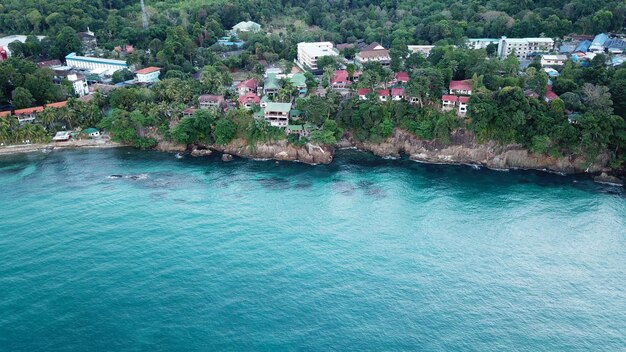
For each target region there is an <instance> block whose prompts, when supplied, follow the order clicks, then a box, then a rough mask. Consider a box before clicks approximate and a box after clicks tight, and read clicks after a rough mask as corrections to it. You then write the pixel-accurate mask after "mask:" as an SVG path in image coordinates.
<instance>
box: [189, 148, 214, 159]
mask: <svg viewBox="0 0 626 352" xmlns="http://www.w3.org/2000/svg"><path fill="white" fill-rule="evenodd" d="M211 154H213V151H212V150H211V149H209V148H200V147H198V146H194V147H193V148H192V149H191V156H196V157H199V156H209V155H211Z"/></svg>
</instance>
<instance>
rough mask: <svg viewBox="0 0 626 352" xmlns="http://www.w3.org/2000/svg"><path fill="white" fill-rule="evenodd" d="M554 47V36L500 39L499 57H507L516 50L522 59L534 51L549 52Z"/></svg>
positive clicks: (516, 54) (517, 55)
mask: <svg viewBox="0 0 626 352" xmlns="http://www.w3.org/2000/svg"><path fill="white" fill-rule="evenodd" d="M553 49H554V40H552V38H507V37H502V38H500V40H499V41H498V57H500V58H501V59H504V58H506V57H507V56H509V55H511V54H512V53H513V52H515V56H516V57H517V58H518V59H520V60H522V59H526V58H528V57H529V55H531V54H534V53H548V52H550V51H552V50H553Z"/></svg>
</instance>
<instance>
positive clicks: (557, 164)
mask: <svg viewBox="0 0 626 352" xmlns="http://www.w3.org/2000/svg"><path fill="white" fill-rule="evenodd" d="M207 147H209V148H210V149H213V150H216V151H219V152H222V153H227V154H232V155H236V156H239V157H242V158H253V159H273V160H285V161H301V162H304V163H308V164H329V163H331V162H332V160H333V156H334V153H335V148H334V147H328V146H317V145H314V144H311V143H307V144H306V145H304V146H302V147H296V146H294V145H291V144H288V143H287V141H286V140H282V141H277V142H272V143H258V144H257V145H256V146H251V145H249V144H248V142H247V141H246V140H245V139H235V140H233V141H232V142H230V143H228V144H226V145H213V146H207ZM337 147H342V148H346V147H356V148H358V149H361V150H364V151H369V152H372V153H373V154H375V155H378V156H381V157H399V156H400V155H401V154H406V155H408V156H409V157H410V158H411V159H412V160H416V161H423V162H427V163H438V164H477V165H482V166H485V167H489V168H492V169H509V168H512V169H514V168H518V169H537V170H549V171H554V172H562V173H580V172H589V173H600V172H605V171H607V170H608V169H607V166H606V165H607V163H608V157H607V156H606V155H601V156H600V157H598V159H597V160H595V161H594V162H593V163H588V162H587V160H585V159H584V158H582V157H575V156H569V157H562V158H554V157H550V156H547V155H539V154H532V153H530V152H529V151H528V150H526V149H524V148H523V147H522V146H521V145H519V144H509V145H500V144H498V143H496V142H488V143H484V144H478V143H477V142H476V138H475V136H474V134H473V133H471V132H470V131H468V130H464V129H459V130H456V131H454V132H453V133H452V135H451V142H450V143H449V144H443V143H441V142H438V141H434V140H423V139H420V138H418V137H417V136H415V135H413V134H411V133H409V132H407V131H405V130H401V129H396V130H395V131H394V133H393V135H392V136H391V137H389V138H387V140H385V141H384V142H382V143H371V142H357V141H354V140H352V139H351V138H350V137H349V136H348V137H347V138H344V139H343V140H342V141H341V142H340V143H338V145H337ZM157 149H158V150H162V151H170V152H181V151H185V150H186V149H187V148H186V146H184V145H180V144H175V143H168V142H164V141H160V142H159V145H158V146H157Z"/></svg>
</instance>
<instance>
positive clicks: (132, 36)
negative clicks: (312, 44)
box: [0, 0, 626, 46]
mask: <svg viewBox="0 0 626 352" xmlns="http://www.w3.org/2000/svg"><path fill="white" fill-rule="evenodd" d="M146 6H147V9H148V14H149V22H150V27H149V30H148V31H147V33H144V32H142V31H138V29H140V28H141V11H140V4H139V0H132V1H130V0H94V1H80V0H29V1H21V0H5V1H3V2H2V4H0V33H7V34H10V33H20V34H27V33H36V34H56V33H58V32H59V31H60V30H61V29H62V28H63V27H64V26H69V27H72V28H73V29H74V30H76V31H84V30H86V28H87V26H89V27H90V28H91V30H93V31H94V32H96V33H97V36H98V39H99V40H100V41H101V42H102V43H109V44H111V45H113V44H115V43H119V42H129V43H131V44H135V45H140V46H147V45H148V44H149V42H150V41H151V40H153V39H158V40H160V41H163V40H165V38H166V32H167V28H168V27H170V26H172V25H182V26H183V27H185V28H186V29H187V30H189V31H190V33H192V35H193V37H194V40H195V41H196V42H197V43H202V42H205V41H208V42H209V43H211V42H214V40H215V38H216V37H218V36H221V35H222V30H223V29H224V28H226V29H229V28H231V27H232V26H233V25H234V24H236V23H237V22H239V21H242V20H249V19H251V20H254V21H257V22H259V23H263V24H264V25H266V28H268V27H269V28H271V27H272V25H274V26H275V28H277V29H278V28H280V27H283V25H285V27H291V26H292V27H298V26H300V27H301V28H304V29H306V30H307V34H310V35H311V36H315V37H319V36H323V37H324V38H325V39H327V40H331V41H334V42H344V41H347V42H350V41H354V40H356V39H364V40H366V41H374V40H377V41H382V43H383V44H385V45H390V44H391V43H392V42H393V41H394V40H396V41H404V42H407V43H414V44H420V43H435V42H437V41H440V40H449V41H452V42H453V43H458V42H459V41H460V40H461V39H462V38H463V37H499V36H502V35H506V36H511V37H524V36H539V35H540V34H545V35H546V36H552V37H557V36H563V35H566V34H568V33H570V32H577V33H598V32H603V31H620V30H621V29H622V28H623V26H624V20H625V18H626V4H625V3H624V2H623V1H619V0H608V1H599V0H573V1H571V0H570V1H568V0H535V1H533V0H524V1H505V0H489V1H477V0H475V1H454V0H443V1H433V0H382V1H371V0H352V1H350V0H335V1H330V0H326V1H324V0H313V1H308V0H291V1H286V0H283V1H268V0H228V1H226V0H208V1H200V0H180V1H175V0H167V1H154V0H146ZM279 33H287V34H285V35H287V36H288V35H290V34H293V33H295V34H299V33H298V32H297V31H295V32H294V31H292V30H289V31H286V32H279ZM300 34H301V33H300Z"/></svg>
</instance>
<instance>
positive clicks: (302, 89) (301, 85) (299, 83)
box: [287, 73, 307, 95]
mask: <svg viewBox="0 0 626 352" xmlns="http://www.w3.org/2000/svg"><path fill="white" fill-rule="evenodd" d="M287 79H289V81H290V82H291V85H293V86H294V87H295V88H296V89H297V90H298V93H299V94H300V95H305V94H306V93H307V87H306V76H305V75H304V73H293V74H289V75H287Z"/></svg>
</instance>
